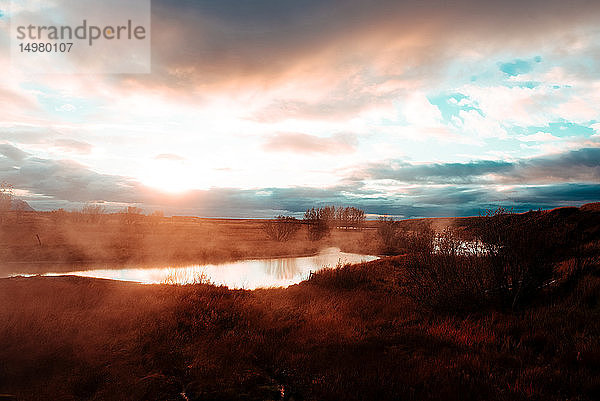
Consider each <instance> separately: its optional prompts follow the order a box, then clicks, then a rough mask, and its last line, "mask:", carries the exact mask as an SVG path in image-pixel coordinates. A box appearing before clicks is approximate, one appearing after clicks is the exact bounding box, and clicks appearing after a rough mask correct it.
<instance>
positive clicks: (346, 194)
mask: <svg viewBox="0 0 600 401" xmlns="http://www.w3.org/2000/svg"><path fill="white" fill-rule="evenodd" d="M0 149H2V154H5V153H7V152H8V153H9V154H12V155H13V156H14V155H16V158H13V159H8V158H7V157H4V158H0V172H1V173H2V178H3V180H6V181H8V182H10V183H12V184H14V186H15V188H16V189H17V190H19V191H20V192H21V193H25V194H28V195H27V197H26V198H25V199H26V200H27V202H28V203H30V204H31V205H32V206H33V207H34V208H36V209H38V210H49V209H54V208H58V207H65V208H67V209H69V208H70V209H76V208H79V207H81V205H83V204H85V203H86V202H104V203H105V204H106V205H107V207H108V208H109V209H111V208H112V210H116V209H121V208H122V207H123V206H125V205H128V204H135V205H138V206H141V207H142V208H144V209H145V210H147V211H150V210H156V209H162V210H164V211H165V212H166V213H167V214H179V215H182V214H184V215H198V216H209V217H272V216H274V215H277V214H282V213H283V214H292V215H296V216H298V217H300V216H301V215H302V213H303V211H304V210H306V209H307V208H310V207H313V206H323V205H328V204H335V205H354V206H357V207H360V208H363V209H364V210H365V211H366V212H367V213H370V214H391V215H398V216H404V217H421V216H465V215H477V214H478V213H480V212H481V211H483V210H485V209H487V208H494V207H496V206H499V205H503V206H507V207H514V208H515V209H516V210H519V211H520V210H529V209H537V208H540V207H545V208H548V207H556V206H561V205H579V204H582V203H586V202H591V201H597V200H598V195H597V194H598V193H600V167H599V166H600V149H582V150H579V151H574V152H569V153H566V154H563V155H559V156H554V157H545V158H537V159H532V160H527V161H518V162H513V163H509V162H485V161H484V162H471V163H464V164H461V163H450V164H437V165H424V166H411V165H402V166H396V168H394V169H393V171H384V170H382V169H381V167H380V168H379V169H373V168H371V170H370V171H371V177H370V179H382V180H386V179H392V180H393V179H398V178H402V179H403V180H412V184H411V185H404V186H403V185H400V186H389V185H384V186H383V187H380V188H377V187H375V186H373V185H368V184H366V183H365V182H358V181H354V182H351V181H349V182H348V183H347V184H345V185H337V186H332V187H328V188H314V187H289V188H271V187H266V188H256V189H237V188H213V189H207V190H193V191H188V192H185V193H183V194H179V195H173V194H168V193H164V192H161V191H157V190H155V189H152V188H149V187H147V186H144V185H142V184H140V183H139V182H137V181H136V180H133V179H131V178H128V177H123V176H118V175H107V174H100V173H97V172H94V171H92V170H90V169H89V168H87V167H86V166H84V165H81V164H79V163H75V162H73V161H68V160H49V159H42V158H38V157H34V156H32V155H28V154H26V153H25V152H22V153H19V152H18V149H17V150H15V149H16V148H14V147H10V148H9V147H7V146H3V147H2V148H0ZM7 149H8V151H7ZM11 152H12V153H11ZM403 169H404V171H402V170H403ZM577 170H578V171H579V173H577V174H576V173H575V171H577ZM548 171H550V172H551V174H556V173H559V172H560V174H561V177H562V179H567V178H577V179H581V180H585V181H587V182H578V183H577V182H564V183H560V182H559V183H556V182H550V183H546V184H543V185H540V184H535V185H534V184H531V183H529V182H530V181H535V180H537V181H540V180H539V178H540V177H542V178H543V177H544V175H547V174H549V173H548ZM565 171H566V172H565ZM586 171H587V172H586ZM398 172H401V173H400V175H398ZM376 174H378V175H376ZM392 174H396V175H392ZM486 174H497V175H499V176H500V179H498V180H497V182H486V183H483V184H481V183H477V182H476V181H475V180H472V182H469V177H471V178H473V177H480V176H482V175H486ZM509 177H513V179H510V180H507V181H505V180H503V179H502V178H509ZM426 180H434V181H436V182H438V183H444V184H441V185H440V184H436V185H431V184H430V183H428V182H425V181H426ZM542 181H543V180H542ZM509 184H510V185H509ZM507 185H508V186H507Z"/></svg>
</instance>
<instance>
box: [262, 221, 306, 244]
mask: <svg viewBox="0 0 600 401" xmlns="http://www.w3.org/2000/svg"><path fill="white" fill-rule="evenodd" d="M300 227H301V224H300V221H299V220H298V219H296V218H295V217H289V216H277V217H276V218H275V219H273V220H269V221H267V222H265V223H264V225H263V229H264V230H265V233H266V234H267V236H268V237H269V238H270V239H272V240H274V241H282V242H283V241H288V240H290V239H291V238H292V237H293V236H294V234H296V232H297V231H298V230H300Z"/></svg>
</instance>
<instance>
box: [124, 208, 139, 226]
mask: <svg viewBox="0 0 600 401" xmlns="http://www.w3.org/2000/svg"><path fill="white" fill-rule="evenodd" d="M122 213H123V223H125V225H128V226H132V225H134V224H137V223H139V222H140V220H141V217H142V209H140V208H139V207H136V206H127V208H125V209H124V210H123V212H122Z"/></svg>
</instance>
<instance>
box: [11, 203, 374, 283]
mask: <svg viewBox="0 0 600 401" xmlns="http://www.w3.org/2000/svg"><path fill="white" fill-rule="evenodd" d="M263 224H264V220H252V219H247V220H243V219H202V218H195V217H172V218H169V217H155V216H136V217H135V219H134V220H127V218H126V216H123V215H121V214H111V215H100V216H93V217H90V216H84V215H80V214H76V213H73V214H71V213H57V212H20V213H10V214H5V215H4V216H2V222H1V224H0V274H4V275H6V274H15V273H43V272H46V271H55V272H56V271H67V270H70V266H71V265H77V266H89V267H95V266H99V265H100V266H102V267H109V268H110V267H115V268H120V267H123V265H128V266H162V265H164V264H176V265H177V264H187V263H219V262H226V261H233V260H239V259H247V258H264V257H279V256H298V255H311V254H314V253H316V252H318V251H319V250H320V249H323V248H326V247H331V246H335V247H339V248H341V249H342V251H345V252H354V253H369V254H377V253H378V251H379V249H378V248H379V244H378V240H377V237H376V230H375V228H376V222H373V221H371V222H366V224H365V227H364V229H363V230H342V229H334V230H332V232H331V235H330V236H328V237H326V238H323V239H321V240H319V241H310V240H308V239H307V235H306V228H304V227H303V228H302V229H301V230H300V231H298V232H297V233H296V234H295V235H294V237H293V238H292V239H291V240H289V241H286V242H278V241H273V240H271V239H269V238H268V236H267V235H266V233H265V230H264V229H263ZM61 269H64V270H61Z"/></svg>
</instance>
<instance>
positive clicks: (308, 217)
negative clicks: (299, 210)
mask: <svg viewBox="0 0 600 401" xmlns="http://www.w3.org/2000/svg"><path fill="white" fill-rule="evenodd" d="M334 217H335V207H334V206H326V207H321V208H316V209H315V208H314V207H313V208H311V209H308V210H307V211H306V212H305V213H304V221H305V222H306V224H307V229H308V231H307V233H308V239H309V240H311V241H318V240H320V239H323V238H324V237H326V236H327V235H329V233H330V231H331V223H332V222H333V219H334Z"/></svg>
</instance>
